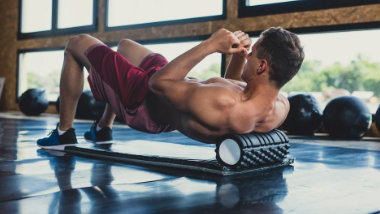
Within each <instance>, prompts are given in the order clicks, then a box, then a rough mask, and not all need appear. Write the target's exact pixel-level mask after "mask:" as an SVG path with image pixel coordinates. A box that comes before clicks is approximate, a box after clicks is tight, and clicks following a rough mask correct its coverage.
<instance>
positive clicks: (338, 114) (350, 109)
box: [323, 96, 372, 139]
mask: <svg viewBox="0 0 380 214" xmlns="http://www.w3.org/2000/svg"><path fill="white" fill-rule="evenodd" d="M371 122H372V115H371V113H370V111H369V110H368V108H367V106H366V104H365V103H364V102H363V101H362V100H360V99H359V98H356V97H352V96H342V97H337V98H335V99H332V100H331V101H330V102H329V103H328V104H327V105H326V108H325V110H324V111H323V125H324V127H325V128H326V131H327V133H329V134H330V136H332V137H337V138H352V139H360V138H362V137H363V136H364V134H365V133H366V132H367V131H368V129H369V128H370V125H371Z"/></svg>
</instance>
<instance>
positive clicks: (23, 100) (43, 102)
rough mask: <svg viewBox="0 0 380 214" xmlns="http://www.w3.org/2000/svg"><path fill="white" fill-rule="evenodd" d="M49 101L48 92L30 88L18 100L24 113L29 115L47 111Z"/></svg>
mask: <svg viewBox="0 0 380 214" xmlns="http://www.w3.org/2000/svg"><path fill="white" fill-rule="evenodd" d="M48 105H49V101H48V99H47V97H46V93H45V91H44V90H41V89H28V90H26V91H25V92H24V93H23V94H22V95H21V96H20V98H19V100H18V106H19V108H20V110H21V112H22V113H24V114H25V115H28V116H37V115H40V114H41V113H42V112H44V111H46V109H47V107H48Z"/></svg>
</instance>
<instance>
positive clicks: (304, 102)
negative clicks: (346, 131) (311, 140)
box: [283, 94, 322, 135]
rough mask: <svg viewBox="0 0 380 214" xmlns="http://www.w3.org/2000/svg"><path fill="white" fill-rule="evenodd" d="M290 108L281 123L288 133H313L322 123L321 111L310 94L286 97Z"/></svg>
mask: <svg viewBox="0 0 380 214" xmlns="http://www.w3.org/2000/svg"><path fill="white" fill-rule="evenodd" d="M288 100H289V104H290V110H289V114H288V116H287V118H286V120H285V122H284V124H283V128H284V130H286V131H288V133H289V134H299V135H314V133H315V132H316V131H317V129H318V128H319V127H320V126H321V124H322V113H321V111H320V110H319V105H318V101H317V100H316V99H315V97H314V96H312V95H310V94H296V95H292V96H289V97H288Z"/></svg>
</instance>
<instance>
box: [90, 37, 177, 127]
mask: <svg viewBox="0 0 380 214" xmlns="http://www.w3.org/2000/svg"><path fill="white" fill-rule="evenodd" d="M85 54H86V56H87V58H88V59H89V61H90V63H91V69H90V73H89V76H88V82H89V84H90V87H91V91H92V93H93V95H94V98H95V99H96V100H101V101H105V102H107V103H108V104H109V105H110V107H111V108H112V110H113V112H115V114H116V115H117V116H118V117H120V118H123V119H124V120H125V122H126V123H127V124H128V125H129V126H130V127H132V128H134V129H137V130H140V131H145V132H149V133H159V132H163V131H171V130H173V129H172V128H171V127H170V125H169V124H158V123H156V122H155V121H153V120H152V119H151V117H150V115H149V111H148V108H147V106H146V101H145V97H146V96H147V94H148V93H149V88H148V81H149V78H150V76H151V75H152V74H153V73H154V72H156V71H157V70H159V69H160V68H161V67H163V66H164V65H166V64H167V63H168V61H167V60H166V59H165V58H164V57H163V56H161V55H160V54H155V53H153V54H150V55H149V56H147V57H146V58H145V59H144V60H143V61H142V62H141V64H140V65H139V66H138V67H137V66H134V65H132V64H131V63H130V62H129V61H128V60H127V59H126V58H125V57H123V56H122V55H121V54H120V53H118V52H115V51H114V50H112V49H111V48H109V47H108V46H106V45H104V44H96V45H93V46H91V47H90V48H89V49H88V50H87V51H86V53H85Z"/></svg>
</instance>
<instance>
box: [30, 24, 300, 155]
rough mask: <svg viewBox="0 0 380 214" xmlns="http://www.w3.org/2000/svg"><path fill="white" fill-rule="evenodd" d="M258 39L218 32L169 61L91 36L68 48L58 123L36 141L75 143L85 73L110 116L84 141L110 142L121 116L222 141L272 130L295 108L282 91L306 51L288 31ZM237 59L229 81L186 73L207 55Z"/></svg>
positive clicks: (153, 128) (133, 123)
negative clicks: (115, 47) (228, 136)
mask: <svg viewBox="0 0 380 214" xmlns="http://www.w3.org/2000/svg"><path fill="white" fill-rule="evenodd" d="M251 45H252V41H251V39H250V38H249V36H248V35H247V34H246V33H244V32H241V31H236V32H230V31H228V30H226V29H220V30H218V31H217V32H215V33H214V34H212V35H211V37H210V38H208V39H206V40H204V41H203V42H201V43H200V44H199V45H197V46H195V47H194V48H192V49H190V50H189V51H187V52H185V53H184V54H182V55H180V56H178V57H177V58H175V59H174V60H173V61H171V62H170V63H167V61H166V60H165V58H163V57H162V56H161V55H159V54H154V53H152V52H151V51H150V50H148V49H146V48H144V47H143V46H141V45H139V44H137V43H135V42H133V41H131V40H127V39H126V40H122V41H121V42H120V43H119V46H118V51H117V52H114V51H112V50H111V49H110V48H108V47H107V46H105V45H104V44H103V43H102V42H100V41H99V40H97V39H95V38H93V37H91V36H89V35H79V36H76V37H73V38H72V39H70V40H69V42H68V43H67V46H66V49H65V60H64V64H63V69H62V75H61V85H60V96H61V97H60V99H61V103H60V109H61V111H60V122H59V123H58V124H57V128H56V129H54V130H53V131H52V133H51V135H50V136H49V137H47V138H43V139H40V140H38V141H37V144H38V145H39V146H40V147H43V148H52V149H62V148H64V147H65V146H67V145H72V144H76V143H77V140H76V136H75V131H74V129H73V128H72V127H73V121H74V115H75V111H76V104H77V102H78V99H79V96H80V94H81V93H82V90H83V73H82V72H83V71H82V68H83V66H85V67H86V68H87V69H88V70H90V74H89V83H90V86H91V90H92V92H93V94H94V97H95V98H96V99H101V100H104V101H106V102H107V103H108V104H107V106H106V109H105V112H104V114H103V116H102V118H100V120H98V121H97V122H95V123H94V124H93V126H92V127H91V129H90V131H88V132H86V133H85V138H86V139H87V140H91V141H94V142H97V143H103V142H108V141H109V140H112V131H111V128H112V124H113V120H114V119H115V113H116V114H117V115H118V116H119V117H121V118H123V119H124V120H125V121H126V123H127V124H128V125H129V126H130V127H132V128H135V129H137V130H140V131H145V132H150V133H159V132H165V131H171V130H174V129H176V130H178V131H180V132H181V133H182V134H184V135H186V136H189V137H190V138H193V139H196V140H199V141H202V142H205V143H216V139H217V138H218V137H220V136H222V135H225V134H228V133H236V134H243V133H249V132H268V131H271V130H272V129H274V128H277V127H279V126H280V125H281V124H282V123H283V121H284V120H285V118H286V116H287V114H288V111H289V103H288V101H287V99H286V98H285V97H283V96H281V95H280V94H279V90H280V89H281V87H282V86H283V85H284V84H285V83H286V82H288V81H289V80H290V79H292V77H293V76H294V75H295V74H296V73H297V72H298V70H299V68H300V66H301V64H302V61H303V58H304V53H303V50H302V47H301V46H300V41H299V39H298V37H297V36H296V35H295V34H293V33H291V32H289V31H286V30H284V29H282V28H270V29H268V30H266V31H264V32H263V33H262V34H261V36H260V38H259V39H258V40H257V42H256V43H255V44H254V45H253V47H252V50H251V52H250V53H249V49H250V47H251ZM215 52H219V53H224V54H232V57H231V61H230V63H229V65H228V67H227V70H226V72H225V77H224V78H221V77H214V78H211V79H208V80H206V81H198V80H195V79H191V78H190V79H189V78H187V77H186V75H187V74H188V73H189V72H190V70H191V69H192V68H193V67H194V66H195V65H196V64H197V63H199V62H200V61H201V60H203V59H204V58H205V57H206V56H208V55H210V54H212V53H215Z"/></svg>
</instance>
